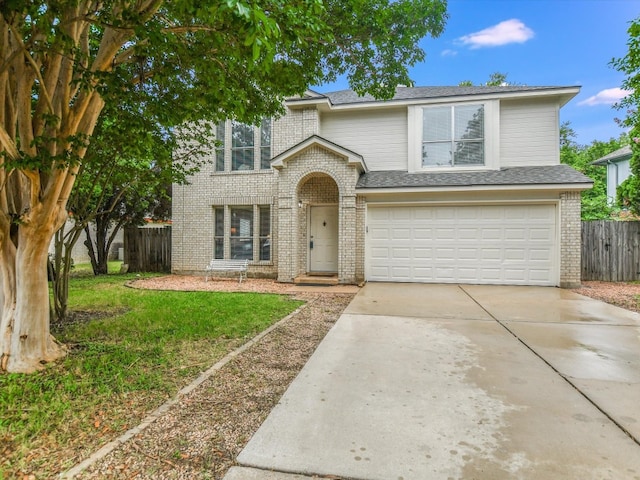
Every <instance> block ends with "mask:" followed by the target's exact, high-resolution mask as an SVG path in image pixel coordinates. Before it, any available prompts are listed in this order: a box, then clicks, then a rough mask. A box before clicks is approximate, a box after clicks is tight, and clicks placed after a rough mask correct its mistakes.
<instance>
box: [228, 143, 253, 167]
mask: <svg viewBox="0 0 640 480" xmlns="http://www.w3.org/2000/svg"><path fill="white" fill-rule="evenodd" d="M231 169H232V170H253V148H243V149H233V150H231Z"/></svg>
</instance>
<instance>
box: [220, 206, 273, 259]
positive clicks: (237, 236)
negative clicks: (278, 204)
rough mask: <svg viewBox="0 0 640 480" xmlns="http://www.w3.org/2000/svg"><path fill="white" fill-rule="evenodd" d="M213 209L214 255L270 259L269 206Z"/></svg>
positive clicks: (227, 257)
mask: <svg viewBox="0 0 640 480" xmlns="http://www.w3.org/2000/svg"><path fill="white" fill-rule="evenodd" d="M213 211H214V237H213V238H214V258H220V259H225V258H226V259H237V260H250V261H270V260H271V206H270V205H231V206H219V207H214V209H213ZM225 214H226V215H225Z"/></svg>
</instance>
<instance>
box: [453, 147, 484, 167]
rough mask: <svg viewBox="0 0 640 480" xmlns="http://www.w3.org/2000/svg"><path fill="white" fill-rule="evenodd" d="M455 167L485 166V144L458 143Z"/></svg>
mask: <svg viewBox="0 0 640 480" xmlns="http://www.w3.org/2000/svg"><path fill="white" fill-rule="evenodd" d="M454 157H455V160H454V163H455V165H459V166H464V165H484V142H456V153H455V155H454Z"/></svg>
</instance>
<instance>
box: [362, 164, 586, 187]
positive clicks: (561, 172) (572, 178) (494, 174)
mask: <svg viewBox="0 0 640 480" xmlns="http://www.w3.org/2000/svg"><path fill="white" fill-rule="evenodd" d="M585 183H592V180H591V179H590V178H589V177H587V176H585V175H583V174H582V173H580V172H578V171H576V170H574V169H573V168H571V167H570V166H568V165H549V166H540V167H510V168H501V169H500V170H485V171H465V172H425V173H422V172H421V173H409V172H405V171H402V170H386V171H375V172H367V173H365V174H364V175H362V176H361V177H360V179H359V180H358V183H357V185H356V188H358V189H361V188H362V189H366V188H421V187H422V188H425V187H427V188H428V187H462V186H476V185H481V186H491V185H560V184H562V185H566V184H585Z"/></svg>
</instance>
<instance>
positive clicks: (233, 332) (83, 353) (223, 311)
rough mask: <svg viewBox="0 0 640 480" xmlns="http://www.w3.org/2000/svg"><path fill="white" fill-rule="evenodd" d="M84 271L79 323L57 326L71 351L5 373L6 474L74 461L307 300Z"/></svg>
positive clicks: (75, 313) (1, 408) (75, 288)
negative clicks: (181, 287) (157, 287)
mask: <svg viewBox="0 0 640 480" xmlns="http://www.w3.org/2000/svg"><path fill="white" fill-rule="evenodd" d="M118 268H119V267H118ZM81 272H82V270H76V271H75V273H74V278H73V279H72V281H71V285H70V293H69V305H70V311H71V315H70V318H71V320H75V321H74V322H71V323H68V324H64V325H61V326H55V327H53V331H54V334H55V335H56V338H57V339H58V340H60V341H61V342H63V343H65V344H66V345H67V346H68V347H69V354H68V355H67V357H66V358H65V359H64V360H62V361H60V362H58V363H56V364H53V365H48V366H47V367H46V368H45V369H44V370H43V371H41V372H38V373H35V374H31V375H16V374H3V375H0V479H2V478H12V477H13V476H18V474H35V475H36V477H37V478H41V477H49V476H53V475H54V474H55V473H57V472H59V471H61V470H63V469H65V468H69V467H70V466H72V465H73V464H74V463H75V462H77V461H79V460H80V458H81V457H82V456H83V455H86V454H88V453H89V452H91V451H92V450H93V449H95V448H96V447H97V446H99V445H100V444H101V443H104V442H105V441H107V440H109V439H110V438H113V437H114V436H115V435H116V434H118V433H121V432H122V431H124V430H126V429H127V428H131V427H132V426H134V425H135V424H137V422H139V420H140V419H141V418H142V417H143V416H144V414H145V413H146V412H148V411H149V410H151V409H152V408H154V407H156V406H158V405H160V404H161V403H162V402H163V401H165V400H166V399H167V398H169V397H170V396H172V395H174V394H175V393H176V391H177V390H179V389H180V388H181V387H182V386H184V385H186V384H187V383H188V382H189V380H191V379H193V378H194V377H195V376H197V375H198V374H199V373H200V372H201V371H202V370H204V369H206V368H208V367H209V366H210V365H212V364H214V363H215V362H216V361H217V360H218V359H220V358H221V357H222V356H224V354H226V353H227V352H228V351H230V350H231V349H233V348H235V347H236V346H238V345H240V344H241V343H243V342H244V341H245V340H246V339H247V338H249V337H251V336H253V335H255V334H256V333H258V332H260V331H262V330H264V329H265V328H266V327H268V326H269V325H271V324H272V323H274V322H275V321H277V320H278V319H280V318H283V317H284V316H286V315H287V314H288V313H290V312H291V311H293V310H294V309H295V308H297V307H298V306H299V305H300V302H297V301H293V300H290V299H289V298H287V297H283V296H278V295H265V294H251V293H214V292H174V291H162V292H161V291H152V290H138V289H133V288H128V287H126V286H125V283H126V282H127V281H128V280H131V279H135V278H137V275H136V274H128V275H108V276H103V277H98V278H94V277H91V276H86V275H84V274H82V273H81ZM30 452H35V454H30ZM39 452H40V453H41V454H39Z"/></svg>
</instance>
